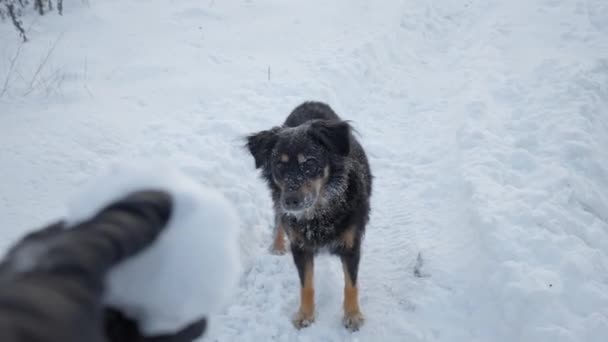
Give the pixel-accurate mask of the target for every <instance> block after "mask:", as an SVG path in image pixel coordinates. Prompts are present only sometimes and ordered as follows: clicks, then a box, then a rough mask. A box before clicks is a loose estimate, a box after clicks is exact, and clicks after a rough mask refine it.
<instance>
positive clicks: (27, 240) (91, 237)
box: [0, 191, 206, 342]
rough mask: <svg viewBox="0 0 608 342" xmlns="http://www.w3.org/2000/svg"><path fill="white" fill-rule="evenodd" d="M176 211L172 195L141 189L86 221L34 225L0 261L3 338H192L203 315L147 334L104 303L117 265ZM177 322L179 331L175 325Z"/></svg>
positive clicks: (34, 341)
mask: <svg viewBox="0 0 608 342" xmlns="http://www.w3.org/2000/svg"><path fill="white" fill-rule="evenodd" d="M171 212H172V200H171V197H170V196H169V195H168V194H167V193H165V192H160V191H140V192H136V193H133V194H131V195H129V196H127V197H126V198H124V199H122V200H119V201H116V202H114V203H112V204H110V205H109V206H108V207H106V208H105V209H102V210H101V211H99V212H98V213H97V214H96V215H94V217H91V218H90V219H88V220H87V221H84V222H81V223H78V224H76V225H75V226H70V227H68V226H66V224H65V223H64V222H57V223H55V224H52V225H50V226H48V227H46V228H44V229H41V230H38V231H36V232H33V233H30V234H28V235H27V236H25V237H24V238H23V239H22V240H21V241H19V242H18V243H17V244H15V245H14V247H12V248H11V249H10V250H9V252H8V254H7V255H6V257H5V258H4V260H3V262H2V263H1V264H0V341H3V342H17V341H19V342H20V341H28V342H42V341H62V342H77V341H78V342H81V341H90V342H98V341H99V342H101V341H158V342H161V341H192V340H194V339H196V338H198V337H199V336H201V335H202V334H203V333H204V331H205V328H206V320H205V318H204V317H200V318H199V319H198V320H196V321H194V322H192V324H190V325H188V326H187V327H176V333H175V334H168V335H163V336H142V335H141V333H140V331H139V329H138V323H137V322H135V321H133V320H131V319H130V318H128V317H126V316H125V315H124V314H123V313H122V312H121V310H120V308H109V307H106V306H105V305H104V303H103V295H104V281H105V277H106V275H107V273H108V272H109V271H110V270H111V269H112V267H114V266H116V265H118V264H119V263H121V262H123V261H125V260H126V259H128V258H130V257H133V256H134V255H136V254H137V253H139V252H141V251H142V250H144V249H146V248H149V247H151V246H152V245H153V244H154V242H155V240H156V238H157V237H158V236H159V234H160V233H161V232H162V231H163V229H164V228H165V226H166V225H167V222H168V220H169V218H170V216H171ZM178 330H179V331H178Z"/></svg>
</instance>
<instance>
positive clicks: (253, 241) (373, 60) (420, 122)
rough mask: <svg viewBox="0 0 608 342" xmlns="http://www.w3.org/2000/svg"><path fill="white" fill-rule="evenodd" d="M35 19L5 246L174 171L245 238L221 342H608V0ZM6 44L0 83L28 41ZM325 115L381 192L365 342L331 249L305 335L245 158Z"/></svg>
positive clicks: (367, 260)
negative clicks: (115, 175) (220, 201)
mask: <svg viewBox="0 0 608 342" xmlns="http://www.w3.org/2000/svg"><path fill="white" fill-rule="evenodd" d="M32 19H33V18H26V20H25V21H26V27H27V26H29V25H31V30H30V42H29V43H28V44H26V45H23V47H22V50H21V56H20V58H19V60H18V63H17V64H16V65H15V70H16V71H17V72H15V73H13V76H12V78H11V80H12V81H11V82H10V87H9V90H8V92H7V94H6V95H5V96H4V97H3V98H0V132H1V133H2V134H0V173H1V176H2V177H1V178H0V223H1V225H2V227H3V228H2V230H1V234H2V239H0V250H1V249H5V248H6V247H8V246H9V245H10V243H12V242H13V241H15V239H17V238H18V237H19V236H20V235H21V234H23V233H24V232H25V231H26V230H27V229H28V228H32V227H35V226H37V225H40V224H42V223H43V222H46V221H49V220H50V219H52V218H54V217H56V216H59V215H62V214H65V208H64V199H65V198H68V197H69V196H70V195H71V194H74V193H77V192H78V190H79V188H81V187H82V184H83V182H86V181H88V180H90V179H91V178H94V177H95V176H96V175H98V174H100V173H102V170H103V169H105V168H106V166H107V165H108V164H112V163H114V162H116V161H120V160H136V159H140V158H141V159H147V158H160V159H162V160H163V161H164V162H165V163H168V164H170V165H173V166H174V167H176V168H177V169H179V171H180V172H183V173H185V174H187V175H188V176H190V177H192V178H193V179H195V180H196V182H198V183H200V184H201V185H202V186H205V187H207V188H209V189H214V190H215V191H218V192H220V193H222V194H223V195H224V196H225V197H226V198H227V200H228V201H229V202H230V204H231V205H232V206H233V207H235V208H236V211H237V212H238V214H239V216H240V218H241V222H242V224H241V227H240V231H239V234H240V235H239V236H240V240H239V249H240V251H241V255H242V256H241V260H242V262H243V264H244V271H243V273H242V275H241V278H240V280H239V284H238V288H237V289H236V292H235V295H234V296H233V297H232V298H231V300H230V301H229V303H228V305H227V306H225V307H224V308H223V310H222V311H221V312H219V313H217V314H214V315H211V316H210V327H209V331H208V334H207V335H206V336H205V338H204V339H203V340H209V341H232V340H239V341H257V340H279V341H283V340H295V341H345V340H348V341H351V340H352V341H370V340H372V339H374V340H375V339H378V338H379V339H381V340H386V341H404V340H408V341H480V342H487V341H496V342H501V341H525V342H527V341H530V342H535V341H585V342H587V341H604V340H605V339H606V336H608V309H607V308H608V195H607V193H608V192H607V191H606V190H607V189H608V148H607V146H608V134H607V132H608V114H607V113H608V88H607V85H608V59H607V56H608V39H606V37H608V24H607V23H608V2H606V1H605V0H514V1H499V0H489V1H488V0H468V1H465V0H463V1H439V0H436V1H428V0H404V1H383V2H371V1H365V0H337V1H331V2H323V1H320V0H311V1H306V2H298V3H289V4H288V3H287V2H283V1H278V0H223V1H214V0H209V1H194V0H184V1H180V2H172V3H170V4H168V3H167V2H165V1H160V0H150V1H146V2H141V1H137V2H136V1H118V0H107V1H88V2H86V3H82V4H81V3H80V2H72V3H71V5H70V6H67V4H66V7H65V14H64V16H63V17H59V16H53V15H49V16H45V17H43V18H39V19H38V20H36V21H35V22H34V23H33V24H31V22H32ZM0 39H1V41H2V42H3V43H2V44H1V45H0V84H2V82H3V80H4V76H5V75H6V74H7V71H8V67H9V63H8V61H9V60H10V57H11V56H13V55H14V53H15V51H16V50H17V48H18V46H19V39H18V36H17V35H16V34H15V32H14V30H13V28H12V27H10V25H0ZM55 42H57V46H56V48H55V49H54V50H53V53H52V54H51V56H50V57H49V60H48V61H47V62H46V63H45V65H44V67H43V68H42V69H41V71H40V73H39V74H38V76H37V77H36V78H34V77H33V75H34V74H35V71H36V70H37V69H38V66H39V65H40V61H41V60H42V59H43V57H44V56H45V55H46V53H47V52H48V51H49V48H50V47H51V46H53V44H55ZM32 79H35V80H37V81H36V82H31V80H32ZM30 83H31V84H32V86H30ZM311 99H312V100H320V101H326V102H328V103H329V104H330V105H331V106H332V107H333V108H334V109H335V110H336V111H337V112H338V114H340V115H341V116H343V117H344V118H346V119H349V120H352V124H353V125H354V127H355V129H356V130H357V131H358V132H359V133H360V137H359V140H360V141H361V143H362V145H363V146H364V148H365V149H366V151H367V152H368V155H369V157H370V164H371V167H372V172H373V173H374V176H375V183H374V193H373V196H372V217H371V221H370V225H369V227H368V233H367V235H366V239H365V242H364V247H363V256H362V261H361V270H360V276H359V277H360V290H359V293H360V296H361V298H360V302H361V308H362V311H363V313H364V315H365V317H366V323H365V325H364V326H363V327H362V329H361V330H360V331H358V332H356V333H350V332H348V331H346V330H345V329H344V328H343V327H342V326H341V315H342V313H341V304H342V303H341V302H342V287H343V276H342V269H341V266H340V263H339V261H338V260H336V259H335V258H330V257H326V256H323V257H320V258H319V259H318V260H317V261H316V262H315V285H316V295H317V308H316V311H317V312H316V321H315V323H314V324H313V325H312V326H311V327H309V328H307V329H303V330H296V329H294V328H293V326H292V325H291V322H290V318H291V316H292V315H293V314H294V313H295V311H296V310H297V306H298V293H299V291H298V287H299V282H298V279H297V272H296V271H295V267H294V266H293V262H292V260H291V257H290V256H289V255H285V256H277V255H272V254H270V253H269V252H268V250H267V249H268V246H269V245H270V243H271V231H272V229H271V227H272V224H273V216H272V211H271V207H272V204H271V202H270V196H269V194H268V191H267V190H266V187H265V185H264V183H263V182H262V181H261V180H260V179H259V177H258V174H257V172H256V171H255V170H254V166H253V159H252V158H251V156H249V155H248V154H247V151H246V150H245V149H244V148H243V143H244V141H243V140H242V138H243V136H245V135H246V134H248V133H251V132H256V131H258V130H262V129H267V128H269V127H271V126H273V125H277V124H280V123H281V122H282V121H283V120H284V118H285V116H286V115H287V114H288V113H289V111H290V110H291V109H292V108H293V107H295V106H296V105H298V104H299V103H300V102H302V101H304V100H311ZM152 173H154V171H152ZM158 175H159V176H162V173H161V172H159V173H158ZM193 243H194V242H193ZM419 256H420V257H419ZM180 269H181V268H180Z"/></svg>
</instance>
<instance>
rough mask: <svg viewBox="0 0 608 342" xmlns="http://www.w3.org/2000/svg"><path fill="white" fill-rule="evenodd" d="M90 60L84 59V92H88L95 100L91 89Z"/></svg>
mask: <svg viewBox="0 0 608 342" xmlns="http://www.w3.org/2000/svg"><path fill="white" fill-rule="evenodd" d="M88 83H89V59H88V58H86V57H85V59H84V90H86V91H87V93H88V94H89V96H90V97H91V98H93V92H92V91H91V89H89V84H88Z"/></svg>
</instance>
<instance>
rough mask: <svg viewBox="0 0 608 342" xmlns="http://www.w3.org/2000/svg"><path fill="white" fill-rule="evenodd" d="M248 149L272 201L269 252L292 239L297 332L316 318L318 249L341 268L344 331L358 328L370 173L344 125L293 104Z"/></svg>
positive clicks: (309, 105)
mask: <svg viewBox="0 0 608 342" xmlns="http://www.w3.org/2000/svg"><path fill="white" fill-rule="evenodd" d="M246 147H247V148H248V150H249V152H250V153H251V155H252V156H253V159H254V160H255V167H256V169H259V170H261V176H262V178H263V179H264V180H265V181H266V183H267V184H268V187H269V188H270V192H271V195H272V201H273V203H274V213H275V220H276V222H275V238H274V242H273V249H274V250H275V251H276V252H278V253H281V252H285V250H286V248H285V245H284V234H286V235H287V237H288V239H289V244H290V249H291V253H292V256H293V261H294V263H295V266H296V268H297V271H298V276H299V279H300V285H301V289H300V307H299V309H298V311H297V313H296V315H295V317H294V319H293V323H294V325H295V326H296V327H297V328H303V327H307V326H309V325H310V324H312V323H313V322H314V320H315V312H314V311H315V301H314V284H313V283H314V281H313V265H314V257H315V255H317V254H318V253H319V252H321V251H328V252H329V253H331V254H332V255H336V256H339V257H340V259H341V261H342V266H343V267H342V268H343V271H344V282H345V284H344V302H343V306H344V308H343V309H344V318H343V323H344V326H345V327H346V328H347V329H349V330H351V331H356V330H358V329H359V328H360V327H361V326H362V324H363V322H364V317H363V314H362V313H361V310H360V307H359V296H358V288H357V275H358V271H359V261H360V259H361V244H362V241H363V237H364V233H365V228H366V225H367V223H368V221H369V213H370V197H371V192H372V178H373V177H372V174H371V170H370V166H369V162H368V158H367V155H366V153H365V151H364V149H363V147H362V146H361V145H360V143H359V142H358V141H357V140H356V138H355V137H354V134H353V129H352V127H351V125H350V124H349V122H348V121H344V120H342V119H341V118H340V117H339V116H338V115H337V114H336V113H335V112H334V110H333V109H332V108H331V107H330V106H329V105H327V104H326V103H322V102H315V101H308V102H304V103H302V104H300V105H298V106H297V107H296V108H295V109H293V111H292V112H291V113H290V114H289V116H288V117H287V119H286V120H285V122H284V123H283V125H282V126H277V127H273V128H271V129H269V130H264V131H260V132H257V133H254V134H250V135H248V136H247V137H246Z"/></svg>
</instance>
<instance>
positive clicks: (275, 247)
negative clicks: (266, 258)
mask: <svg viewBox="0 0 608 342" xmlns="http://www.w3.org/2000/svg"><path fill="white" fill-rule="evenodd" d="M268 250H269V251H270V254H273V255H284V254H287V247H286V246H285V243H280V244H277V243H273V244H272V245H271V246H270V248H268Z"/></svg>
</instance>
